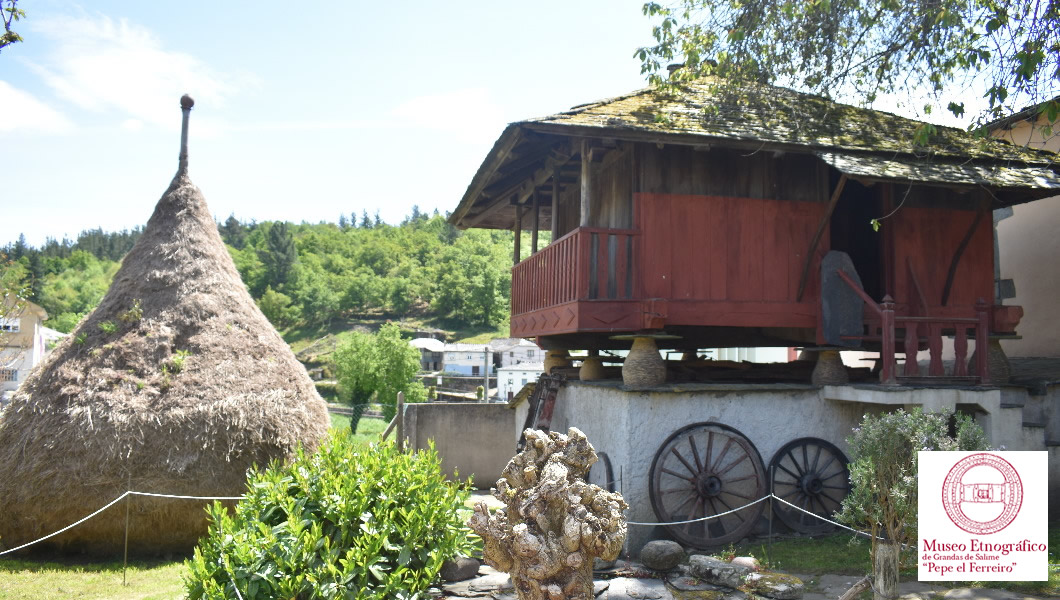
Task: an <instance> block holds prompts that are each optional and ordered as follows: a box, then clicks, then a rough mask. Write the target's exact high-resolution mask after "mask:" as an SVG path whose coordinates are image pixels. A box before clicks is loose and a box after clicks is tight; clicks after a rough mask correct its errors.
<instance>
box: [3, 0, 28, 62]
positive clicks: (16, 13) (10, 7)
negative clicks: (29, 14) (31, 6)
mask: <svg viewBox="0 0 1060 600" xmlns="http://www.w3.org/2000/svg"><path fill="white" fill-rule="evenodd" d="M0 15H3V20H4V32H3V33H0V50H3V49H4V48H5V47H6V46H9V45H11V44H14V43H15V42H21V41H22V36H20V35H19V34H18V33H16V32H15V31H13V30H12V29H11V25H12V24H14V23H16V22H17V21H19V20H20V19H23V18H25V16H26V11H24V10H22V9H20V8H19V7H18V0H0Z"/></svg>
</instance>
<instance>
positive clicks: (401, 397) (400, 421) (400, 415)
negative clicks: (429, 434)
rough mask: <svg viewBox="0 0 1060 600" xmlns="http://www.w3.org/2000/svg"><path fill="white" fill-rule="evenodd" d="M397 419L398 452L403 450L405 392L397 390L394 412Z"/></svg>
mask: <svg viewBox="0 0 1060 600" xmlns="http://www.w3.org/2000/svg"><path fill="white" fill-rule="evenodd" d="M394 419H396V420H397V449H398V452H403V451H404V450H405V392H398V396H397V412H396V413H395V414H394Z"/></svg>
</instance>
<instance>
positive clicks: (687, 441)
mask: <svg viewBox="0 0 1060 600" xmlns="http://www.w3.org/2000/svg"><path fill="white" fill-rule="evenodd" d="M767 481H768V475H767V473H766V469H765V466H764V465H763V463H762V456H761V455H760V454H759V453H758V449H757V448H755V446H754V444H752V443H751V441H750V440H748V439H747V437H746V436H744V435H743V434H742V433H740V432H739V431H737V430H736V429H733V428H732V427H729V426H727V425H722V424H721V423H713V422H705V423H694V424H692V425H688V426H686V427H683V428H681V429H679V430H677V431H676V432H674V433H673V434H672V435H671V436H670V437H669V438H667V439H666V441H665V442H663V445H662V446H660V447H659V451H658V452H656V453H655V459H654V460H653V461H652V463H651V471H650V475H649V478H648V488H649V489H648V494H649V497H650V499H651V506H652V509H653V510H654V511H655V516H656V517H658V519H659V521H660V522H661V523H672V522H676V521H688V520H693V519H699V518H702V517H707V516H711V515H717V514H721V513H726V512H728V511H730V510H733V509H736V508H740V507H741V506H744V505H746V504H748V503H750V502H752V501H754V500H758V499H759V498H762V497H763V496H765V495H766V494H767V493H768V491H767ZM764 507H765V503H764V502H760V503H758V504H755V505H754V506H750V507H747V508H745V509H743V510H740V511H737V512H735V513H732V514H728V515H724V516H721V517H718V518H715V519H710V520H706V521H697V522H694V523H683V524H679V525H666V526H665V527H666V529H667V531H669V532H670V535H672V536H674V538H675V539H677V541H679V542H682V543H684V544H687V545H690V546H694V547H696V548H710V547H714V546H719V545H724V544H728V543H730V542H736V541H739V540H740V539H741V538H743V537H744V536H746V535H747V534H748V533H749V532H750V531H751V529H752V528H753V527H754V525H755V523H756V522H757V521H758V518H759V517H760V516H761V514H762V510H763V508H764Z"/></svg>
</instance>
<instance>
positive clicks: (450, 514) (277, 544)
mask: <svg viewBox="0 0 1060 600" xmlns="http://www.w3.org/2000/svg"><path fill="white" fill-rule="evenodd" d="M467 495H468V492H467V490H466V486H464V485H462V484H454V483H451V482H448V481H446V480H445V479H444V478H443V477H442V474H441V470H440V467H439V459H438V455H437V454H436V453H435V452H434V449H433V448H431V449H430V450H427V451H420V452H416V453H402V452H398V451H397V450H396V449H395V448H394V447H393V445H391V444H379V445H377V444H373V445H371V446H369V447H367V448H362V449H360V450H358V449H356V448H355V447H354V446H353V445H352V444H351V439H350V436H349V435H348V434H346V433H345V432H335V433H333V434H332V437H331V438H330V439H329V440H328V441H327V442H326V443H325V444H324V445H323V446H322V447H321V448H320V450H319V451H318V452H317V453H316V454H314V455H311V456H307V455H305V454H304V453H302V452H299V454H298V456H297V458H296V459H295V461H294V462H293V464H290V465H280V464H273V465H271V466H270V467H269V468H268V469H266V470H264V471H254V472H251V473H250V475H249V478H248V481H247V495H246V497H245V498H244V499H243V500H242V501H240V502H239V504H238V505H237V506H236V509H235V512H234V514H233V515H230V514H229V512H228V511H227V510H226V509H225V508H224V507H222V506H221V505H220V504H219V503H214V505H213V506H212V507H210V509H209V510H208V512H209V515H210V529H209V532H208V533H207V535H206V536H205V537H204V538H203V539H202V540H200V542H199V547H198V548H196V550H195V555H194V557H192V558H191V559H190V560H189V561H188V563H187V564H188V569H189V574H188V576H187V577H186V579H185V585H186V587H187V590H188V598H189V599H190V600H198V599H210V600H215V599H220V598H225V599H233V598H237V594H236V592H235V590H234V589H233V586H235V587H236V588H238V590H239V594H240V595H241V596H242V598H244V600H262V599H288V598H298V599H309V598H314V599H315V598H321V599H331V598H344V599H345V598H349V599H353V598H356V599H365V600H368V599H377V598H378V599H383V598H403V599H407V600H411V599H415V598H421V597H423V596H422V592H423V591H424V590H426V589H427V588H428V586H430V585H431V583H432V582H433V581H434V580H435V577H436V576H437V574H438V571H439V569H440V568H441V566H442V562H443V561H445V560H446V559H449V558H452V557H453V556H456V555H457V554H468V553H470V552H471V551H472V550H473V548H472V543H471V541H470V538H469V537H468V534H469V532H468V530H467V529H466V528H465V526H464V524H463V519H462V518H461V516H460V515H459V514H458V510H459V509H461V507H462V505H463V502H464V501H465V500H466V499H467Z"/></svg>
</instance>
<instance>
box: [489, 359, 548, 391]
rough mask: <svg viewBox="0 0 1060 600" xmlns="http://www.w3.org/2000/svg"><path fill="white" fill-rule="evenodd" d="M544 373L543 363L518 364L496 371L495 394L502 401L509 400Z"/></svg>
mask: <svg viewBox="0 0 1060 600" xmlns="http://www.w3.org/2000/svg"><path fill="white" fill-rule="evenodd" d="M544 372H545V366H544V363H541V362H536V363H520V364H517V365H509V366H506V367H501V368H499V369H497V393H498V395H499V396H500V397H501V399H502V400H511V399H512V398H513V397H515V395H516V394H518V393H519V390H521V389H523V386H525V385H526V384H528V383H530V382H532V381H537V378H538V377H540V376H541V374H542V373H544Z"/></svg>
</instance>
